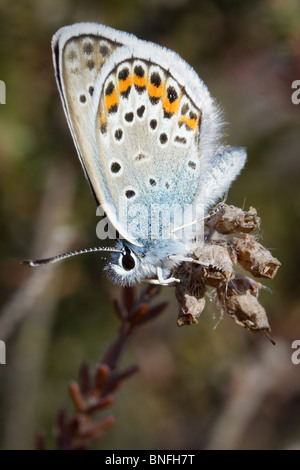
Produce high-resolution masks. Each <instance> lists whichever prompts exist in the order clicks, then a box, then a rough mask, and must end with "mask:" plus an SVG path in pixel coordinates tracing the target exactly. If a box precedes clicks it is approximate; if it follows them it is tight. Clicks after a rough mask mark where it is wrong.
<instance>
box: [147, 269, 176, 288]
mask: <svg viewBox="0 0 300 470" xmlns="http://www.w3.org/2000/svg"><path fill="white" fill-rule="evenodd" d="M156 273H157V279H146V281H147V282H149V284H158V285H160V286H168V285H169V284H173V283H174V282H180V279H176V278H175V277H168V278H167V279H164V277H163V271H162V269H161V267H157V268H156Z"/></svg>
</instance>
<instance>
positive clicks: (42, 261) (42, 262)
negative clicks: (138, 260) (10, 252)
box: [21, 247, 122, 268]
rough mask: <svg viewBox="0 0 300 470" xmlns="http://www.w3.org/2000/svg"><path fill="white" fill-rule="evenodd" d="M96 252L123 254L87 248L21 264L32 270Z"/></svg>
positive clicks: (108, 249)
mask: <svg viewBox="0 0 300 470" xmlns="http://www.w3.org/2000/svg"><path fill="white" fill-rule="evenodd" d="M96 251H109V252H115V253H122V250H119V249H118V248H110V247H104V248H101V247H95V248H85V249H84V250H78V251H69V252H68V253H63V254H61V255H56V256H52V257H51V258H45V259H36V260H31V259H29V260H24V261H21V264H24V265H25V266H30V267H31V268H36V267H39V266H45V265H46V264H54V263H57V262H58V261H62V260H64V259H67V258H71V257H72V256H77V255H83V254H85V253H95V252H96Z"/></svg>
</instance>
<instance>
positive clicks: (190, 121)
mask: <svg viewBox="0 0 300 470" xmlns="http://www.w3.org/2000/svg"><path fill="white" fill-rule="evenodd" d="M198 121H199V119H198V117H197V118H196V119H191V118H188V119H187V120H186V125H187V126H189V127H190V128H191V129H193V130H195V129H196V127H197V124H198Z"/></svg>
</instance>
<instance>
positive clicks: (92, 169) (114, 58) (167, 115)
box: [52, 23, 246, 284]
mask: <svg viewBox="0 0 300 470" xmlns="http://www.w3.org/2000/svg"><path fill="white" fill-rule="evenodd" d="M52 49H53V59H54V66H55V74H56V79H57V84H58V88H59V91H60V95H61V99H62V103H63V106H64V110H65V113H66V117H67V120H68V123H69V127H70V130H71V133H72V136H73V139H74V143H75V146H76V148H77V151H78V155H79V158H80V161H81V164H82V166H83V169H84V172H85V175H86V178H87V180H88V182H89V185H90V188H91V190H92V193H93V195H94V197H95V199H96V202H97V203H98V204H101V205H102V206H103V207H104V209H105V213H106V214H107V216H108V218H109V220H110V223H111V224H112V226H113V227H114V228H115V229H116V231H117V232H118V233H119V235H120V240H118V242H117V249H119V251H120V252H119V253H117V252H115V253H113V254H112V261H111V263H110V264H109V265H108V267H107V273H108V274H109V275H110V276H111V277H112V278H113V279H114V280H115V281H117V282H120V283H121V284H134V283H135V282H139V281H141V280H143V279H149V278H150V279H151V278H155V277H158V280H159V281H160V282H161V283H164V282H166V283H167V282H168V279H169V277H170V273H171V270H172V268H173V267H174V266H175V265H176V264H177V263H178V262H179V260H180V257H182V259H183V258H185V257H187V256H188V255H190V254H191V253H192V248H193V243H194V239H195V233H196V234H197V235H199V233H200V232H201V230H202V231H203V229H201V224H200V225H199V221H202V222H203V216H204V214H205V212H206V211H207V209H208V208H209V206H210V205H211V204H213V203H214V202H216V201H217V199H219V198H220V197H221V196H222V195H223V194H224V192H225V191H226V190H227V189H228V188H229V186H230V184H231V182H232V180H233V179H234V178H235V177H236V176H237V174H238V173H239V172H240V170H241V168H242V167H243V165H244V163H245V159H246V154H245V151H244V150H243V149H239V148H232V147H228V146H224V145H221V144H220V137H221V132H220V129H221V120H220V112H219V110H218V108H217V106H216V104H215V102H214V100H213V99H212V97H211V96H210V93H209V91H208V89H207V87H206V86H205V85H204V83H203V82H202V80H201V79H200V78H199V77H198V75H197V74H196V73H195V71H194V70H193V69H192V68H191V67H190V66H189V65H188V64H187V63H186V62H184V61H183V60H182V59H181V58H180V57H179V56H178V55H177V54H175V53H174V52H172V51H169V50H167V49H165V48H162V47H160V46H158V45H156V44H152V43H149V42H146V41H142V40H139V39H137V38H136V37H134V36H132V35H130V34H128V33H124V32H120V31H116V30H113V29H112V28H109V27H106V26H103V25H97V24H95V23H78V24H75V25H71V26H66V27H64V28H61V29H60V30H59V31H58V32H57V33H56V34H55V36H54V37H53V41H52ZM186 214H188V217H186Z"/></svg>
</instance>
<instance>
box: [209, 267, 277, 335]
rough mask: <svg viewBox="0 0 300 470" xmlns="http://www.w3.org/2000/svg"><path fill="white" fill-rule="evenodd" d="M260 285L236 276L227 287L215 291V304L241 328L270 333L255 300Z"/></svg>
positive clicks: (262, 310) (263, 310) (246, 278)
mask: <svg viewBox="0 0 300 470" xmlns="http://www.w3.org/2000/svg"><path fill="white" fill-rule="evenodd" d="M260 287H261V285H260V284H259V283H257V282H255V281H253V280H252V279H250V278H248V277H244V276H242V275H239V276H236V277H235V278H233V279H232V280H231V281H229V283H228V285H227V286H221V287H220V288H219V289H217V302H218V305H219V308H220V309H221V311H223V312H226V313H228V315H229V316H230V317H231V318H232V319H233V320H234V321H235V323H236V324H237V325H239V326H242V327H243V328H247V329H248V330H250V331H252V332H257V331H265V332H266V333H269V332H270V331H271V329H270V325H269V322H268V318H267V314H266V311H265V309H264V308H263V307H262V305H261V304H260V303H259V301H258V299H257V295H258V291H259V289H260Z"/></svg>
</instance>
